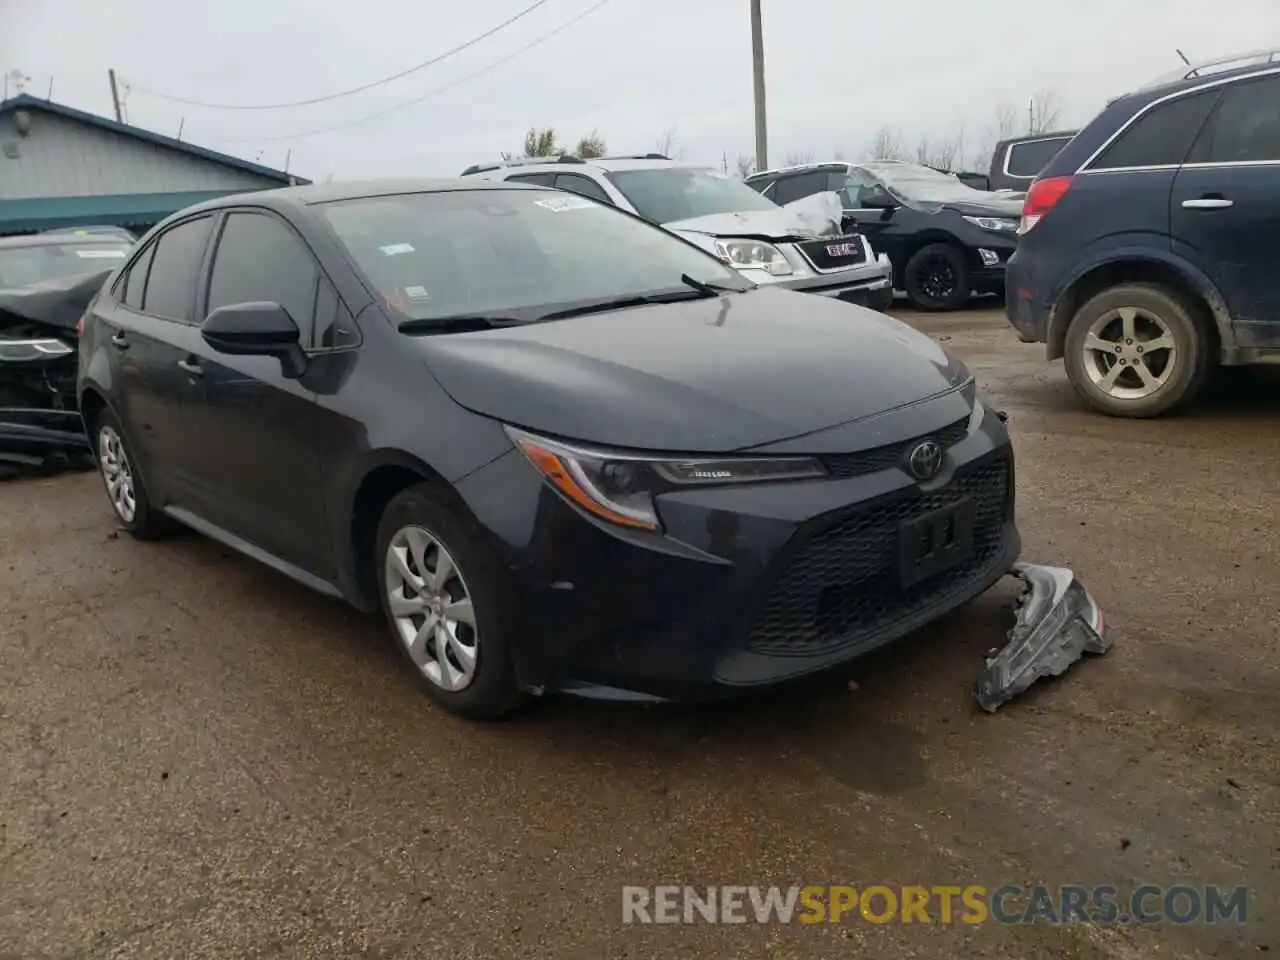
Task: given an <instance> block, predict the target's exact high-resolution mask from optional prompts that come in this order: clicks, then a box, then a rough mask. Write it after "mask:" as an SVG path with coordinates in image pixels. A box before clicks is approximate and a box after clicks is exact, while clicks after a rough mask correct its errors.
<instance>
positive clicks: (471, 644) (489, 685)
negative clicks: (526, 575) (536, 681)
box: [377, 483, 521, 720]
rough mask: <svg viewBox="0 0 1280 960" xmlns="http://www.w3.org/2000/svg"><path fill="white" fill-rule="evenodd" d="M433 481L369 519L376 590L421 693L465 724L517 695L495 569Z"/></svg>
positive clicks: (507, 706) (492, 713)
mask: <svg viewBox="0 0 1280 960" xmlns="http://www.w3.org/2000/svg"><path fill="white" fill-rule="evenodd" d="M470 526H471V525H470V524H468V523H466V522H464V521H463V520H462V519H461V518H460V517H459V516H458V514H457V513H456V512H455V511H453V510H451V509H450V508H448V507H447V506H445V505H444V504H443V503H442V500H441V498H440V497H439V496H438V495H437V490H436V487H435V485H434V484H431V483H421V484H418V485H416V486H413V487H410V488H409V489H407V490H404V491H402V492H401V493H399V494H397V495H396V496H395V497H394V498H392V500H391V502H390V503H389V504H387V508H386V510H384V511H383V514H382V520H381V522H380V523H379V524H378V540H377V542H378V553H377V558H378V561H377V562H378V586H379V591H378V592H379V594H380V596H381V598H382V607H383V610H384V611H385V613H386V616H387V622H388V623H389V624H390V626H391V632H392V636H393V637H394V639H395V643H396V646H397V647H398V648H399V649H400V651H401V652H402V653H403V654H404V655H405V657H406V658H407V659H408V660H409V663H410V664H411V665H412V666H413V669H414V672H415V673H416V674H417V676H418V678H419V680H420V682H421V683H422V685H423V686H424V688H425V689H426V692H427V694H428V695H429V696H430V697H431V698H432V699H433V700H435V701H436V702H437V703H439V704H440V705H441V706H443V707H444V708H445V709H446V710H449V711H450V712H452V713H456V714H458V715H460V716H464V717H467V718H469V719H472V720H490V719H496V718H498V717H500V716H502V715H503V714H505V713H508V712H509V711H510V710H511V709H512V708H514V707H515V706H516V705H517V704H518V703H519V702H520V700H521V694H520V690H519V688H518V686H517V684H516V679H515V670H514V668H513V665H512V660H511V642H512V637H511V633H512V630H511V627H510V618H509V616H508V613H509V611H510V610H511V609H512V606H513V597H512V596H511V594H510V591H509V590H508V589H507V587H506V580H505V577H504V574H503V569H502V566H501V564H500V563H499V561H498V559H497V558H496V557H495V556H493V555H492V554H491V553H490V552H489V551H488V550H487V549H486V548H485V547H484V545H483V543H482V542H481V541H480V540H479V538H478V537H477V536H476V535H475V533H474V532H473V531H472V530H471V529H470Z"/></svg>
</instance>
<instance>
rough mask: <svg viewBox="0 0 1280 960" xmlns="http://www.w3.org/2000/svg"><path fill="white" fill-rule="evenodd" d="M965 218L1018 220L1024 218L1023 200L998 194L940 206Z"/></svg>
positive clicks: (949, 202)
mask: <svg viewBox="0 0 1280 960" xmlns="http://www.w3.org/2000/svg"><path fill="white" fill-rule="evenodd" d="M940 206H941V207H942V209H943V210H951V211H953V212H955V213H958V214H960V215H961V216H965V217H1004V218H1006V219H1008V218H1010V217H1011V218H1013V219H1015V220H1016V219H1018V218H1019V217H1021V216H1022V199H1021V198H1018V199H1010V198H1008V197H1006V196H1002V195H1000V194H998V193H985V192H983V195H982V196H981V197H980V198H979V199H974V200H950V201H947V202H946V203H943V204H941V205H940Z"/></svg>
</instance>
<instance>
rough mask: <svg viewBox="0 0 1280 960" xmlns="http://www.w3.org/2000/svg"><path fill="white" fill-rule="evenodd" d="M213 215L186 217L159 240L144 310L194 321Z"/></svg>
mask: <svg viewBox="0 0 1280 960" xmlns="http://www.w3.org/2000/svg"><path fill="white" fill-rule="evenodd" d="M212 226H213V218H212V217H198V218H197V219H195V220H187V221H185V222H183V223H180V224H178V225H177V226H176V227H171V228H170V229H168V230H166V231H165V232H164V234H163V235H161V237H160V238H159V240H157V241H156V252H155V253H154V254H152V257H151V269H150V271H148V274H147V286H146V293H145V294H144V295H143V300H142V309H143V310H144V311H145V312H147V313H150V314H154V315H155V316H157V317H166V318H168V319H170V320H181V321H183V322H184V323H194V322H195V318H194V316H193V311H194V309H195V293H196V282H197V281H198V280H199V278H200V267H201V265H202V264H203V262H204V251H205V247H206V246H208V243H209V230H210V228H211V227H212Z"/></svg>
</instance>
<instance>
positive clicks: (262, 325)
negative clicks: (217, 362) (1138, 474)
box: [200, 302, 307, 380]
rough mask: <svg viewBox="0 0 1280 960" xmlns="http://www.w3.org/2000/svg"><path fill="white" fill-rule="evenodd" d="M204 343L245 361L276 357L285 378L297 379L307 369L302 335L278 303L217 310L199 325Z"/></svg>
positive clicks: (232, 305)
mask: <svg viewBox="0 0 1280 960" xmlns="http://www.w3.org/2000/svg"><path fill="white" fill-rule="evenodd" d="M200 335H201V336H202V337H204V341H205V343H207V344H209V346H211V347H213V349H215V350H217V351H218V352H219V353H225V354H230V355H232V356H242V357H276V358H278V359H279V360H280V369H281V370H282V371H283V373H284V375H285V376H286V377H289V378H290V379H295V380H296V379H297V378H298V377H300V376H302V373H303V371H304V370H305V369H306V359H307V358H306V354H305V353H303V352H302V344H301V339H302V333H301V331H299V330H298V325H297V324H296V323H294V322H293V318H292V317H291V316H289V311H288V310H286V309H285V308H284V307H282V306H280V304H278V303H269V302H260V303H232V304H228V305H227V306H225V307H218V309H216V310H214V311H213V312H212V313H210V314H209V316H207V317H205V321H204V323H202V324H201V325H200Z"/></svg>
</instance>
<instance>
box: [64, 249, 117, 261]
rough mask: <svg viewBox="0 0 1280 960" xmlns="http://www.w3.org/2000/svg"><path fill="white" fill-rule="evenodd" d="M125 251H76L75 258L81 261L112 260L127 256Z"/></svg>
mask: <svg viewBox="0 0 1280 960" xmlns="http://www.w3.org/2000/svg"><path fill="white" fill-rule="evenodd" d="M128 252H129V251H127V250H77V251H76V256H77V257H80V258H81V259H83V260H112V259H115V258H117V257H119V258H123V257H125V256H127V255H128Z"/></svg>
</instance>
